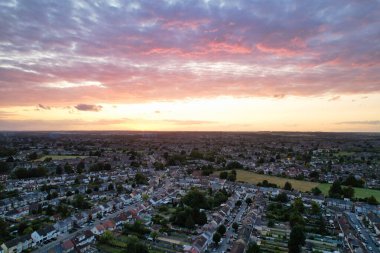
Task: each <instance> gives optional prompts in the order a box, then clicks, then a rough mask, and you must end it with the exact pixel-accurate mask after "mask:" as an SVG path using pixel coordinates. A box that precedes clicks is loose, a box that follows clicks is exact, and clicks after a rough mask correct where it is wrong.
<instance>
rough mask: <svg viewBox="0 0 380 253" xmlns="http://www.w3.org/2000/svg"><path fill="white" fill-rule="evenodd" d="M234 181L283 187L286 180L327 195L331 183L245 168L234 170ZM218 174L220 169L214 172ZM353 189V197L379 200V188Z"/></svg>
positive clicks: (304, 190) (297, 186)
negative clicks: (283, 176) (264, 182)
mask: <svg viewBox="0 0 380 253" xmlns="http://www.w3.org/2000/svg"><path fill="white" fill-rule="evenodd" d="M236 172H237V175H236V181H241V182H246V183H251V184H255V185H257V184H258V183H262V182H263V180H267V181H268V182H269V183H272V184H276V185H278V186H279V187H284V185H285V183H286V182H289V183H291V184H292V187H293V188H294V189H296V190H299V191H302V192H307V191H310V190H311V189H312V188H314V187H318V188H319V189H320V190H321V191H322V192H323V194H324V195H325V196H327V194H328V192H329V189H330V186H331V184H328V183H322V184H321V183H316V182H309V181H303V180H295V179H289V178H282V177H276V176H270V175H263V174H258V173H255V172H251V171H246V170H236ZM216 173H217V175H219V173H220V171H218V172H216ZM354 189H355V197H356V198H367V197H371V195H373V196H374V197H375V198H376V199H377V200H378V201H380V190H374V189H365V188H356V187H355V188H354Z"/></svg>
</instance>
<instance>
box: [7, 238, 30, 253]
mask: <svg viewBox="0 0 380 253" xmlns="http://www.w3.org/2000/svg"><path fill="white" fill-rule="evenodd" d="M33 246H34V244H33V240H32V238H31V237H30V235H24V236H21V237H18V238H15V239H13V240H10V241H8V242H5V243H3V244H2V245H1V248H2V249H3V251H4V253H19V252H22V251H23V250H27V249H30V248H31V247H33Z"/></svg>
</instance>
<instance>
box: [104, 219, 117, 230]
mask: <svg viewBox="0 0 380 253" xmlns="http://www.w3.org/2000/svg"><path fill="white" fill-rule="evenodd" d="M102 225H103V227H104V228H105V229H106V230H109V231H113V230H115V229H116V224H115V222H114V221H112V220H106V221H105V222H103V223H102Z"/></svg>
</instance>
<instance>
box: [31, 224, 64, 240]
mask: <svg viewBox="0 0 380 253" xmlns="http://www.w3.org/2000/svg"><path fill="white" fill-rule="evenodd" d="M57 236H58V232H57V230H56V229H55V228H54V227H53V226H51V225H50V226H47V227H45V228H42V229H39V230H37V231H34V232H33V233H32V235H31V237H32V239H33V242H34V243H35V244H41V243H44V242H46V241H48V240H51V239H53V238H57Z"/></svg>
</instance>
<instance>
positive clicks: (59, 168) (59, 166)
mask: <svg viewBox="0 0 380 253" xmlns="http://www.w3.org/2000/svg"><path fill="white" fill-rule="evenodd" d="M62 173H63V169H62V166H61V165H57V167H55V174H57V175H62Z"/></svg>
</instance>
